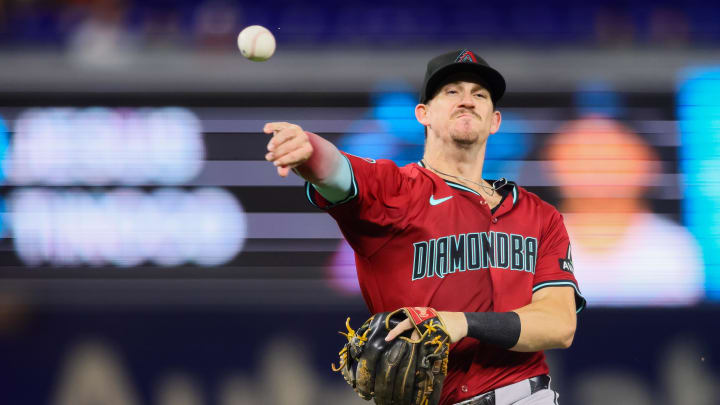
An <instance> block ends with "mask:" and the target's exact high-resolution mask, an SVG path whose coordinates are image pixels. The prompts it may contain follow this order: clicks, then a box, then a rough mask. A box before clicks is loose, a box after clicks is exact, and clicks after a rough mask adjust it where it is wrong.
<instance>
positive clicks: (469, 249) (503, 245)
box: [412, 231, 538, 281]
mask: <svg viewBox="0 0 720 405" xmlns="http://www.w3.org/2000/svg"><path fill="white" fill-rule="evenodd" d="M537 251H538V240H537V238H534V237H525V236H523V235H517V234H512V235H508V234H507V233H504V232H493V231H491V232H474V233H467V234H459V235H447V236H441V237H439V238H437V239H430V240H427V241H421V242H415V243H413V266H412V280H413V281H415V280H420V279H423V278H426V277H438V278H444V277H445V276H446V275H448V274H455V273H462V272H465V271H466V270H471V271H472V270H480V269H489V268H496V269H509V270H513V271H526V272H528V273H532V274H535V264H536V262H537Z"/></svg>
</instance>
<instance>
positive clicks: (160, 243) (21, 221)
mask: <svg viewBox="0 0 720 405" xmlns="http://www.w3.org/2000/svg"><path fill="white" fill-rule="evenodd" d="M9 205H10V212H9V215H10V219H11V224H12V237H13V242H14V244H15V250H16V252H17V253H18V256H19V257H20V259H21V260H22V262H23V263H25V264H27V265H29V266H37V265H43V264H46V265H51V266H74V265H89V266H103V265H108V264H109V265H115V266H119V267H131V266H137V265H141V264H143V263H153V264H156V265H158V266H163V267H169V266H178V265H183V264H197V265H200V266H217V265H222V264H224V263H227V262H228V261H230V260H231V259H232V258H234V257H235V256H236V255H237V254H238V253H239V252H240V251H241V250H242V247H243V244H244V241H245V239H246V236H247V225H246V218H245V212H244V211H243V208H242V206H241V204H240V202H239V201H238V200H237V199H236V198H235V197H233V196H232V195H231V194H230V193H229V192H228V191H226V190H224V189H221V188H200V189H196V190H193V191H186V190H180V189H174V188H161V189H158V190H156V191H154V192H151V193H146V192H142V191H140V190H138V189H133V188H120V189H116V190H113V191H111V192H91V191H86V190H78V189H70V190H64V191H58V190H51V189H42V188H30V189H18V190H15V191H13V192H12V193H11V194H10V196H9Z"/></svg>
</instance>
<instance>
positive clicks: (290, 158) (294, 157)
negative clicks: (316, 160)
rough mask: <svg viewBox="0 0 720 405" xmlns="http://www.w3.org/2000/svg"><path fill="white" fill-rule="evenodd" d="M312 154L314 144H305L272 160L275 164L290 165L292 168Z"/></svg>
mask: <svg viewBox="0 0 720 405" xmlns="http://www.w3.org/2000/svg"><path fill="white" fill-rule="evenodd" d="M311 154H312V146H310V145H305V146H303V147H301V148H300V149H296V150H294V151H292V152H290V153H286V154H285V155H283V156H282V157H279V158H275V159H274V160H273V161H272V162H273V164H274V165H275V166H290V167H291V168H293V167H295V166H297V165H300V164H302V163H303V162H305V161H306V160H308V158H309V157H310V155H311Z"/></svg>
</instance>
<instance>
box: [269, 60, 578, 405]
mask: <svg viewBox="0 0 720 405" xmlns="http://www.w3.org/2000/svg"><path fill="white" fill-rule="evenodd" d="M504 92H505V80H504V78H503V77H502V75H501V74H500V73H499V72H498V71H497V70H495V69H493V68H492V67H490V66H489V65H488V64H487V63H486V62H485V61H484V60H483V59H482V58H480V57H479V56H477V55H476V54H475V53H473V52H472V51H469V50H459V51H453V52H449V53H445V54H443V55H440V56H437V57H435V58H433V59H432V60H430V61H429V63H428V65H427V72H426V75H425V80H424V84H423V87H422V89H421V96H420V103H419V104H418V105H417V106H416V107H415V116H416V118H417V120H418V121H419V122H420V123H421V124H422V125H424V126H425V131H426V145H425V152H424V155H423V157H422V159H421V160H420V161H419V162H417V163H412V164H408V165H406V166H403V167H398V166H397V165H395V164H394V163H393V162H392V161H390V160H373V159H369V158H362V157H357V156H353V155H350V154H347V153H343V152H341V151H339V150H338V149H337V148H336V147H335V146H334V145H333V144H331V143H330V142H328V141H327V140H325V139H323V138H321V137H320V136H318V135H315V134H313V133H310V132H306V131H304V130H303V129H302V128H300V127H298V126H297V125H293V124H290V123H285V122H272V123H268V124H266V125H265V128H264V132H266V133H268V134H272V138H271V140H270V142H269V143H268V153H267V155H266V156H265V158H266V159H267V160H268V161H270V162H272V163H273V164H274V165H275V166H276V167H277V171H278V174H279V175H281V176H287V175H288V174H289V171H290V170H293V171H294V172H295V173H296V174H298V175H299V176H301V177H303V178H304V179H305V180H307V184H306V194H307V198H308V199H309V200H310V202H311V203H313V204H314V205H316V206H317V207H319V208H321V209H323V210H326V211H327V212H328V213H329V214H330V215H332V217H333V218H334V219H335V220H336V221H337V223H338V225H339V227H340V229H341V231H342V233H343V235H344V236H345V238H346V239H347V241H348V243H349V244H350V245H351V246H352V248H353V250H354V251H355V257H356V267H357V272H358V280H359V283H360V286H361V289H362V294H363V298H364V299H365V302H366V303H367V305H368V307H369V309H370V311H371V312H372V313H378V312H386V311H393V310H395V309H397V308H400V307H407V306H416V307H432V308H435V309H436V310H438V311H440V312H439V313H440V316H441V317H442V319H443V321H444V323H445V324H446V326H447V329H448V332H449V334H450V337H451V341H452V342H453V345H452V346H451V349H450V355H449V356H450V357H449V364H448V375H447V377H446V379H445V383H444V386H443V391H442V396H441V400H440V403H441V404H443V405H445V404H499V405H500V404H511V403H519V402H518V401H522V402H521V403H523V404H555V403H557V397H558V395H557V393H556V392H554V391H553V390H552V389H551V388H550V377H549V370H548V366H547V364H546V362H545V356H544V354H543V350H546V349H553V348H567V347H569V346H570V344H571V343H572V340H573V336H574V334H575V327H576V313H577V312H579V311H580V310H581V309H582V308H583V307H584V305H585V300H584V298H583V297H582V296H581V295H580V291H579V289H578V286H577V281H576V279H575V277H574V274H573V265H572V259H571V253H570V241H569V239H568V235H567V232H566V230H565V226H564V224H563V219H562V216H561V215H560V214H559V213H558V211H557V210H556V209H555V208H554V207H553V206H551V205H550V204H548V203H546V202H544V201H542V200H541V199H540V198H539V197H538V196H536V195H535V194H533V193H530V192H528V191H526V190H525V189H523V188H522V187H520V186H518V185H517V184H515V183H514V182H511V181H507V180H505V179H498V180H487V179H483V177H482V168H483V160H484V157H485V148H486V144H487V141H488V138H489V137H490V135H492V134H494V133H495V132H497V131H498V129H499V127H500V122H501V120H502V116H501V114H500V112H499V111H498V110H497V109H496V106H497V102H498V100H500V98H501V97H502V95H503V93H504ZM408 329H410V321H409V320H406V321H403V322H401V323H400V324H399V325H398V326H397V327H396V328H395V329H393V330H392V331H391V332H390V333H389V335H388V337H387V340H392V339H393V338H395V337H396V336H398V335H399V334H400V333H402V332H404V331H405V330H408Z"/></svg>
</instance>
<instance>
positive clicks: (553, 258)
mask: <svg viewBox="0 0 720 405" xmlns="http://www.w3.org/2000/svg"><path fill="white" fill-rule="evenodd" d="M574 271H575V269H574V268H573V262H572V251H571V247H570V238H569V237H568V233H567V230H566V229H565V224H564V222H563V218H562V215H560V213H559V212H558V211H557V210H556V209H554V208H552V209H551V213H550V216H549V220H548V221H547V222H546V224H545V227H544V229H543V231H542V234H541V236H540V241H539V248H538V259H537V265H536V267H535V278H534V280H533V290H532V291H533V293H534V292H535V291H537V290H540V289H542V288H545V287H558V286H570V287H572V288H574V289H575V306H576V308H577V312H580V311H582V310H583V309H584V308H585V304H586V301H585V298H584V297H583V296H582V294H581V293H580V288H579V287H578V282H577V279H575V274H574Z"/></svg>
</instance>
